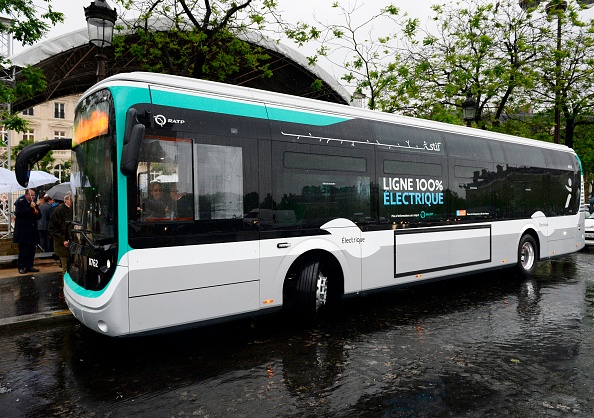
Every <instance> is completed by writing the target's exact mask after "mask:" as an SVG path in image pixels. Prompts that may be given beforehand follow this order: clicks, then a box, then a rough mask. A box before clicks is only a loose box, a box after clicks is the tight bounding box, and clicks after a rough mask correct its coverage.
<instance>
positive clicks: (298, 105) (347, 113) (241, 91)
mask: <svg viewBox="0 0 594 418" xmlns="http://www.w3.org/2000/svg"><path fill="white" fill-rule="evenodd" d="M130 84H135V85H138V84H140V85H145V86H146V87H147V88H148V87H149V85H151V86H156V87H162V88H173V89H176V90H178V91H181V92H183V91H184V90H185V91H187V92H188V93H189V94H196V93H198V94H201V93H203V94H207V95H210V96H218V97H220V98H222V99H231V100H241V101H247V102H254V103H260V104H266V105H270V106H274V107H280V108H285V109H291V110H298V111H300V112H310V113H323V114H328V115H332V116H340V117H343V118H350V119H354V118H361V119H368V120H374V121H380V122H387V123H395V124H399V125H403V126H409V127H417V128H424V129H430V130H437V131H442V132H450V133H457V134H460V135H468V136H470V137H480V138H487V139H492V140H496V141H503V142H513V143H519V144H524V145H529V146H538V147H541V148H549V149H556V150H558V151H565V152H573V150H571V149H570V148H569V147H567V146H566V145H562V144H555V143H551V142H545V141H538V140H534V139H528V138H523V137H519V136H513V135H507V134H502V133H498V132H492V131H486V130H482V129H476V128H470V127H466V126H460V125H453V124H449V123H444V122H436V121H431V120H427V119H420V118H414V117H410V116H403V115H398V114H394V113H386V112H380V111H377V110H369V109H362V108H358V107H355V106H346V105H341V104H336V103H330V102H325V101H321V100H315V99H309V98H303V97H298V96H291V95H287V94H282V93H276V92H270V91H265V90H258V89H254V88H249V87H243V86H236V85H231V84H224V83H219V82H215V81H208V80H201V79H195V78H188V77H182V76H175V75H169V74H158V73H147V72H130V73H120V74H116V75H113V76H111V77H108V78H106V79H105V80H102V81H101V82H99V83H97V84H95V85H94V86H93V87H91V88H90V89H89V90H87V91H86V92H85V93H84V94H83V95H82V96H81V98H80V100H83V98H84V97H86V96H87V95H89V94H92V93H93V92H95V91H97V90H100V89H102V88H105V87H109V86H111V85H130ZM80 100H79V102H80Z"/></svg>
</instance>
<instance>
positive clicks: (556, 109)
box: [530, 0, 594, 147]
mask: <svg viewBox="0 0 594 418" xmlns="http://www.w3.org/2000/svg"><path fill="white" fill-rule="evenodd" d="M559 1H560V0H553V1H552V2H551V3H549V4H547V5H546V6H545V5H542V6H541V9H540V10H541V13H543V14H546V13H547V11H549V13H548V15H549V17H550V19H551V20H556V21H557V28H558V32H557V36H556V37H555V36H554V37H552V38H553V39H554V42H553V41H551V40H548V41H547V42H543V43H542V44H541V45H540V57H541V60H540V64H539V65H538V66H537V67H535V72H536V76H537V77H536V80H538V83H537V84H536V85H535V88H534V89H533V90H531V91H530V96H531V100H532V102H533V103H534V106H535V107H537V108H538V109H540V110H541V111H547V110H550V112H552V113H554V114H555V122H554V126H555V129H556V133H557V132H558V135H559V137H558V138H559V139H563V140H564V143H565V145H567V146H569V147H573V146H574V136H575V130H576V127H577V126H579V125H590V124H594V119H593V117H592V115H593V114H594V87H593V86H592V82H591V80H592V78H593V77H594V58H592V57H593V56H594V20H590V21H589V22H584V21H582V20H581V19H580V17H579V11H580V7H579V6H578V5H577V4H576V2H563V6H562V7H556V9H555V10H554V13H551V12H550V10H551V6H552V5H557V3H558V2H559ZM547 7H548V10H547ZM549 26H550V25H549ZM561 29H562V30H561ZM563 126H564V129H561V128H562V127H563ZM557 127H558V128H557ZM561 132H563V135H560V134H561ZM556 139H557V138H556ZM556 142H557V140H556Z"/></svg>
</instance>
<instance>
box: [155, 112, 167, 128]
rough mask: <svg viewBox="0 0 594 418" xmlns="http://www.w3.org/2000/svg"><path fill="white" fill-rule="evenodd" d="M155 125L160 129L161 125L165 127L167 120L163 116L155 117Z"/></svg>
mask: <svg viewBox="0 0 594 418" xmlns="http://www.w3.org/2000/svg"><path fill="white" fill-rule="evenodd" d="M155 123H156V124H157V125H159V126H160V127H161V128H162V127H163V125H165V124H166V123H167V118H166V117H165V116H163V115H156V116H155Z"/></svg>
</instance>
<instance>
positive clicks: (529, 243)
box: [518, 234, 538, 276]
mask: <svg viewBox="0 0 594 418" xmlns="http://www.w3.org/2000/svg"><path fill="white" fill-rule="evenodd" d="M537 251H538V250H537V246H536V241H535V240H534V238H533V237H532V236H531V235H528V234H526V235H523V236H522V239H521V240H520V244H519V245H518V270H519V272H520V273H521V274H522V275H524V276H531V275H532V274H533V273H534V270H536V260H537V258H538V256H537V254H538V253H537Z"/></svg>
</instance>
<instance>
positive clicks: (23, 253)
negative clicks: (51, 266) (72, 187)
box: [13, 189, 72, 274]
mask: <svg viewBox="0 0 594 418" xmlns="http://www.w3.org/2000/svg"><path fill="white" fill-rule="evenodd" d="M14 216H15V221H14V233H13V242H15V243H17V244H18V245H19V255H18V259H17V267H18V270H19V273H20V274H26V273H28V272H38V271H39V270H38V269H36V268H35V267H34V266H33V263H34V261H35V250H36V248H37V246H39V247H40V248H41V250H42V251H44V252H53V253H55V255H56V256H57V257H58V258H59V259H60V263H61V264H62V272H63V273H66V270H67V268H68V241H69V233H68V228H69V224H70V221H72V199H71V195H70V193H67V194H66V195H65V196H64V200H63V201H58V200H54V199H53V198H52V197H50V196H48V195H44V196H43V197H40V198H39V199H36V192H35V190H34V189H26V190H25V194H24V195H22V196H21V197H19V198H18V199H17V200H16V201H15V203H14Z"/></svg>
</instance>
